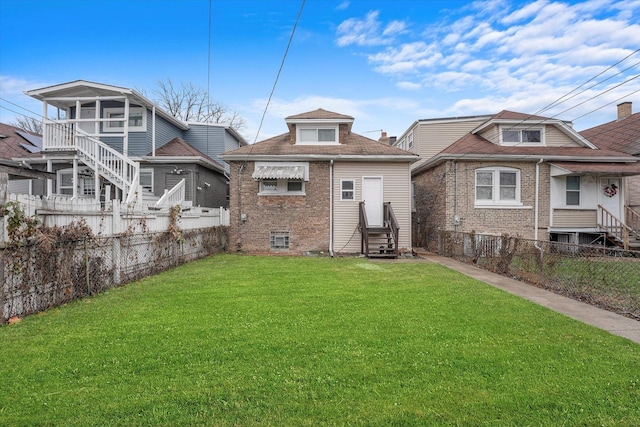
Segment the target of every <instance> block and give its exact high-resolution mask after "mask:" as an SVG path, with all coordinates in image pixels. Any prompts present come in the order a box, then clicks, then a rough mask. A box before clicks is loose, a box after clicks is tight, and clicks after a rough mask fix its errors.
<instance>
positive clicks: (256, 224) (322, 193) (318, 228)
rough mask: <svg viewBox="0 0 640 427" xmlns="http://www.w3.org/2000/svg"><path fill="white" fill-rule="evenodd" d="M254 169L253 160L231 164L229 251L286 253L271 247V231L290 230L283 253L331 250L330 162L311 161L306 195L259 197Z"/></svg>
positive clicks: (258, 185)
mask: <svg viewBox="0 0 640 427" xmlns="http://www.w3.org/2000/svg"><path fill="white" fill-rule="evenodd" d="M243 165H244V166H243ZM241 168H242V172H240V169H241ZM253 171H254V162H246V163H245V162H231V163H230V178H231V179H230V188H231V194H230V215H231V225H230V242H229V248H230V250H232V251H233V250H237V251H245V252H283V251H282V250H278V251H274V250H271V249H270V232H272V231H276V232H282V231H287V232H289V245H290V249H289V251H284V252H292V253H302V252H306V251H328V249H329V163H328V162H310V163H309V181H308V182H306V183H305V193H306V195H304V196H258V191H259V187H260V183H259V182H257V181H254V180H253V178H252V177H251V174H252V173H253ZM241 214H245V215H246V220H245V221H242V220H241V219H240V215H241Z"/></svg>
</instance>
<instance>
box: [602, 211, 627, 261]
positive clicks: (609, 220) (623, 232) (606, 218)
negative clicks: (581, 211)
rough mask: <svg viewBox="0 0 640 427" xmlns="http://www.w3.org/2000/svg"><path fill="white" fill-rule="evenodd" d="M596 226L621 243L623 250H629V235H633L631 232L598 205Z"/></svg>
mask: <svg viewBox="0 0 640 427" xmlns="http://www.w3.org/2000/svg"><path fill="white" fill-rule="evenodd" d="M598 213H599V215H598V219H599V221H598V226H599V227H600V228H601V229H603V230H604V231H606V232H607V233H609V234H612V235H613V236H614V237H615V238H617V239H619V240H621V241H622V243H623V245H624V249H625V250H629V234H633V230H632V229H631V228H629V226H627V225H626V224H625V223H624V222H622V221H620V220H619V219H618V218H616V217H615V215H613V214H612V213H611V212H609V211H608V210H607V209H605V207H604V206H602V205H598Z"/></svg>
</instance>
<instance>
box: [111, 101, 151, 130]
mask: <svg viewBox="0 0 640 427" xmlns="http://www.w3.org/2000/svg"><path fill="white" fill-rule="evenodd" d="M104 118H105V119H124V108H122V107H118V108H105V109H104ZM103 126H104V129H103V131H104V132H124V120H110V121H105V122H104V125H103ZM146 130H147V109H146V108H144V107H130V108H129V131H130V132H146Z"/></svg>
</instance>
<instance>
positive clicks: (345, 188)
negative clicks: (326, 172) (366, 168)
mask: <svg viewBox="0 0 640 427" xmlns="http://www.w3.org/2000/svg"><path fill="white" fill-rule="evenodd" d="M355 199H356V182H355V181H354V180H353V179H343V180H341V181H340V200H355Z"/></svg>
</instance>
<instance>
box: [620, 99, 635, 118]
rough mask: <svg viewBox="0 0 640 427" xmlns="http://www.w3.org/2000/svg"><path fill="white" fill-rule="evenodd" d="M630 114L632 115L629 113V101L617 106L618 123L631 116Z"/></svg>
mask: <svg viewBox="0 0 640 427" xmlns="http://www.w3.org/2000/svg"><path fill="white" fill-rule="evenodd" d="M631 114H633V113H632V111H631V102H630V101H627V102H622V103H620V104H618V121H620V120H624V119H626V118H627V117H629V116H631Z"/></svg>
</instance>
